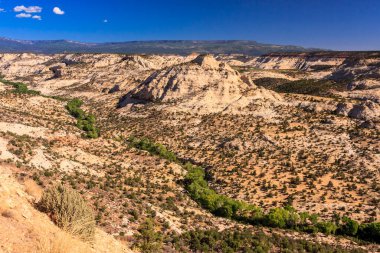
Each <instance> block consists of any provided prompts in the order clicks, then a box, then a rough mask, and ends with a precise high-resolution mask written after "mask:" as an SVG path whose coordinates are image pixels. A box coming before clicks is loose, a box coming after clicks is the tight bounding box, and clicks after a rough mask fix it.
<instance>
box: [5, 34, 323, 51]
mask: <svg viewBox="0 0 380 253" xmlns="http://www.w3.org/2000/svg"><path fill="white" fill-rule="evenodd" d="M315 50H318V51H320V49H308V48H303V47H298V46H282V45H272V44H263V43H258V42H256V41H247V40H154V41H128V42H106V43H82V42H77V41H70V40H13V39H8V38H1V37H0V52H2V53H15V52H32V53H46V54H53V53H130V54H137V53H139V54H180V55H187V54H191V53H212V54H245V55H263V54H268V53H273V52H310V51H315Z"/></svg>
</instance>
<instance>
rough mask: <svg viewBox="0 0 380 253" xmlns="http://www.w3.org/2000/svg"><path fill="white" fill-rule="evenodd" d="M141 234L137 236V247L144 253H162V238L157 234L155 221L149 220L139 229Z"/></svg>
mask: <svg viewBox="0 0 380 253" xmlns="http://www.w3.org/2000/svg"><path fill="white" fill-rule="evenodd" d="M138 231H139V234H136V235H135V238H136V240H137V246H138V247H139V248H140V250H141V251H142V252H161V250H162V236H161V234H160V233H159V232H156V229H155V223H154V220H153V219H151V218H148V219H146V220H145V222H143V223H142V224H141V225H140V227H139V229H138Z"/></svg>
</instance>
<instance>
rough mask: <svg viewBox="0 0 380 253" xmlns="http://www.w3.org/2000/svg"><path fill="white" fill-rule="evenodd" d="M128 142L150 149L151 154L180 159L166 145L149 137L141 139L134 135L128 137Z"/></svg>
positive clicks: (175, 159) (174, 159)
mask: <svg viewBox="0 0 380 253" xmlns="http://www.w3.org/2000/svg"><path fill="white" fill-rule="evenodd" d="M128 143H129V145H130V146H131V147H134V148H137V149H141V150H145V151H148V152H149V153H150V154H152V155H157V156H159V157H161V158H163V159H166V160H168V161H171V162H177V161H178V158H177V156H176V155H175V154H174V153H173V152H171V151H169V150H168V149H167V148H166V147H165V146H164V145H162V144H157V143H154V142H153V141H151V140H149V139H147V138H142V139H139V138H136V137H133V136H132V137H129V138H128Z"/></svg>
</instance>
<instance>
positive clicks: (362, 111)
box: [348, 101, 380, 121]
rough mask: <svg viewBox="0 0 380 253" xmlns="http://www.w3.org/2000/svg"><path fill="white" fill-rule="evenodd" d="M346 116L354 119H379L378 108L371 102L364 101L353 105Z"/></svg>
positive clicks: (379, 112) (379, 108) (379, 110)
mask: <svg viewBox="0 0 380 253" xmlns="http://www.w3.org/2000/svg"><path fill="white" fill-rule="evenodd" d="M348 116H349V117H351V118H355V119H362V120H375V121H378V120H379V119H380V106H379V105H378V104H376V103H373V102H371V101H366V102H364V103H361V104H357V105H354V106H353V107H352V109H351V110H350V112H349V113H348Z"/></svg>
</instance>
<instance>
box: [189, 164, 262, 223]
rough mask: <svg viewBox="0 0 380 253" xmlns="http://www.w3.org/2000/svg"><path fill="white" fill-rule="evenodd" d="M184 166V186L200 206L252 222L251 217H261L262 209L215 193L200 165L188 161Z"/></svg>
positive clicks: (257, 218)
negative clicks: (185, 171)
mask: <svg viewBox="0 0 380 253" xmlns="http://www.w3.org/2000/svg"><path fill="white" fill-rule="evenodd" d="M184 167H185V169H187V175H186V177H185V188H186V190H187V191H188V192H189V194H190V196H191V198H193V199H194V200H195V201H197V202H198V203H200V204H201V205H202V207H204V208H206V209H208V210H209V211H211V212H212V213H213V214H215V215H217V216H221V217H226V218H234V219H238V220H245V221H247V220H249V221H252V222H253V219H255V220H260V219H261V217H262V210H261V209H260V208H258V207H256V206H254V205H249V204H247V203H245V202H242V201H237V200H234V199H231V198H228V197H226V196H223V195H220V194H217V193H216V192H215V191H214V190H212V189H210V188H209V186H208V183H207V181H206V180H205V176H206V175H205V172H204V170H203V169H202V168H201V167H198V166H194V165H192V164H190V163H187V164H185V165H184Z"/></svg>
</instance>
